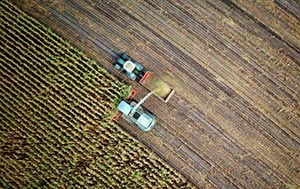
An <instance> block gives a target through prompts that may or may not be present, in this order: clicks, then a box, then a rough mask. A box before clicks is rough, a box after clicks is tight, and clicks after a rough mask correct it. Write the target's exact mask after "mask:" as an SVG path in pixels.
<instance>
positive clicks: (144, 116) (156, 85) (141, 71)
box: [114, 54, 175, 131]
mask: <svg viewBox="0 0 300 189" xmlns="http://www.w3.org/2000/svg"><path fill="white" fill-rule="evenodd" d="M114 66H115V68H116V69H118V70H120V71H121V72H123V73H125V74H126V76H127V77H129V78H130V79H132V80H134V81H137V82H139V83H140V84H141V85H143V86H144V87H145V88H147V89H148V90H149V91H150V92H149V94H147V95H146V96H145V97H144V98H143V99H141V100H140V101H139V102H136V101H134V100H133V97H134V96H135V94H136V91H133V92H132V95H131V96H130V97H129V99H128V100H127V101H122V102H121V103H120V104H119V105H118V110H119V112H120V113H122V117H123V118H125V119H126V120H127V121H129V122H132V123H135V124H136V125H137V126H138V127H139V128H140V129H141V130H142V131H149V130H150V129H151V128H153V127H154V125H155V123H156V118H155V116H154V115H153V114H152V113H151V112H149V111H148V110H146V109H144V108H143V107H142V106H141V105H142V104H143V103H144V102H145V101H146V100H147V99H148V98H149V97H150V96H151V95H152V94H154V95H155V96H157V97H158V98H159V99H161V100H162V101H164V102H165V103H167V102H168V101H169V100H170V98H171V96H172V95H173V94H174V92H175V91H174V89H171V87H170V86H169V85H168V84H166V83H165V82H163V81H162V80H161V79H159V78H158V77H156V76H155V75H154V74H153V73H152V72H150V71H147V70H146V69H145V68H144V67H143V66H142V65H141V64H140V63H138V62H136V61H134V60H133V59H131V58H130V57H129V56H128V55H127V54H121V55H120V56H119V58H118V59H117V62H116V63H115V65H114ZM116 117H118V116H116Z"/></svg>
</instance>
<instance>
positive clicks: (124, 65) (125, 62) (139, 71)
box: [115, 54, 147, 82]
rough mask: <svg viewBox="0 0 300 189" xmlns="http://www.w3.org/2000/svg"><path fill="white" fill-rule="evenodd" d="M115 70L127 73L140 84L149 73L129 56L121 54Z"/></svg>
mask: <svg viewBox="0 0 300 189" xmlns="http://www.w3.org/2000/svg"><path fill="white" fill-rule="evenodd" d="M115 68H116V69H118V70H120V71H121V72H123V73H125V74H126V76H127V77H129V78H130V79H132V80H134V81H137V82H140V80H141V79H142V78H143V77H144V76H145V74H146V73H147V71H146V70H145V68H144V67H143V66H142V65H141V64H140V63H138V62H137V61H134V60H133V59H131V58H130V57H129V56H128V55H127V54H121V55H120V56H119V58H118V59H117V62H116V63H115Z"/></svg>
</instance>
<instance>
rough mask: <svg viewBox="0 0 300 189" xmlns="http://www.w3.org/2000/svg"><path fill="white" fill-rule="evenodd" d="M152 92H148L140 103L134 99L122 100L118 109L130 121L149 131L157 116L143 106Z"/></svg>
mask: <svg viewBox="0 0 300 189" xmlns="http://www.w3.org/2000/svg"><path fill="white" fill-rule="evenodd" d="M152 93H153V92H150V93H149V94H147V95H146V96H145V97H144V98H143V99H142V100H140V101H139V102H138V103H137V102H136V101H134V100H129V101H121V103H120V104H119V105H118V110H119V111H120V112H121V113H122V117H123V118H124V119H126V120H127V121H128V122H131V123H134V124H136V125H137V126H138V127H139V128H140V129H141V130H142V131H149V130H150V129H151V128H153V127H154V125H155V123H156V118H155V116H154V115H153V114H152V113H150V112H149V111H148V110H146V109H144V108H143V107H142V106H141V105H142V104H143V103H144V102H145V101H146V100H147V99H148V98H149V97H150V96H151V95H152Z"/></svg>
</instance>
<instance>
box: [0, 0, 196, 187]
mask: <svg viewBox="0 0 300 189" xmlns="http://www.w3.org/2000/svg"><path fill="white" fill-rule="evenodd" d="M0 9H1V11H0V14H1V15H0V27H1V29H0V32H1V34H0V38H1V39H0V43H1V46H0V48H1V50H0V56H1V58H0V61H1V63H0V109H1V110H0V127H1V128H0V188H193V186H192V185H191V184H190V183H189V182H188V181H187V180H186V179H185V178H184V177H182V176H181V175H180V174H179V173H178V172H176V171H175V170H174V169H172V168H171V167H170V166H168V165H167V164H166V163H164V161H163V160H161V159H160V158H159V157H158V156H157V155H155V154H154V153H153V152H152V151H151V150H149V149H147V148H146V147H145V146H144V145H143V144H141V143H139V142H138V141H137V140H136V139H134V138H133V137H132V136H130V135H129V134H127V133H126V132H125V131H123V130H122V129H121V127H120V126H118V125H117V124H116V123H113V122H111V117H112V116H113V115H114V113H115V112H116V105H117V104H118V102H120V100H122V99H124V98H126V97H127V96H128V95H129V93H130V90H131V88H130V87H129V86H127V85H125V84H124V83H121V82H119V81H118V80H117V79H116V78H114V77H113V76H112V75H111V74H109V73H108V72H107V71H105V70H104V69H102V68H101V67H100V66H99V64H98V63H97V62H95V61H93V60H91V59H89V58H88V57H86V56H85V55H84V53H82V52H81V51H80V50H78V49H76V48H74V47H73V46H72V45H70V44H69V43H68V42H66V41H65V40H63V39H62V38H60V37H59V36H58V35H56V34H55V33H54V32H52V31H51V30H50V29H48V28H46V27H45V26H43V25H42V24H40V23H39V22H38V21H36V20H35V19H33V18H32V17H30V16H28V15H27V14H25V13H24V12H22V11H21V10H19V9H18V8H17V7H16V6H15V5H13V4H11V3H10V2H9V1H7V0H4V1H1V2H0Z"/></svg>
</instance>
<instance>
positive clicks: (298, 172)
mask: <svg viewBox="0 0 300 189" xmlns="http://www.w3.org/2000/svg"><path fill="white" fill-rule="evenodd" d="M14 2H16V3H17V4H18V5H19V6H20V7H21V8H22V9H23V10H25V11H26V12H28V13H29V14H31V15H33V16H35V17H36V18H38V19H39V20H40V21H42V22H43V23H45V24H46V25H47V26H49V27H51V28H53V29H54V30H55V31H56V32H58V33H59V34H60V35H62V36H63V37H64V38H65V39H67V40H69V41H71V43H73V44H74V45H76V46H77V47H78V48H80V49H82V50H83V51H84V52H85V53H87V54H88V55H89V56H91V57H93V58H94V59H96V60H97V61H98V62H101V63H102V62H103V64H102V66H103V67H105V68H106V69H107V70H109V71H110V72H111V73H113V74H114V75H116V76H118V77H120V78H121V79H125V77H123V76H121V75H120V74H119V73H118V72H116V71H115V70H114V68H113V65H112V63H113V62H114V61H115V59H114V57H113V56H112V55H114V52H120V51H122V52H127V53H128V54H130V55H131V56H132V57H134V58H135V59H136V60H138V61H140V62H141V63H142V64H143V65H145V66H146V67H147V68H149V69H150V70H151V71H153V72H155V73H156V74H157V75H159V76H162V77H163V78H164V79H165V80H166V81H167V82H168V83H169V84H170V85H172V87H174V88H175V90H176V93H175V95H174V96H173V97H172V99H171V101H170V102H169V103H168V104H164V103H162V102H161V101H159V100H158V99H157V98H155V97H152V98H151V99H150V100H149V101H148V102H147V103H146V104H145V106H146V107H147V108H148V109H150V110H151V111H152V112H153V113H154V114H155V115H157V117H158V125H157V127H155V129H154V130H153V131H152V132H149V133H142V132H140V131H139V130H138V129H137V128H136V127H134V126H133V125H129V124H127V123H126V122H125V121H122V125H123V126H124V128H125V129H126V130H127V131H128V132H130V133H132V134H133V135H135V136H136V137H137V138H138V139H139V140H140V141H143V142H144V143H145V144H146V145H147V146H149V147H151V148H152V149H153V150H154V151H155V152H156V153H157V154H159V155H160V156H161V157H162V158H164V159H165V160H166V161H167V162H168V163H169V164H171V165H172V166H173V167H175V168H176V169H177V170H179V171H180V172H181V173H183V174H185V175H186V176H187V177H188V178H189V179H190V180H191V181H192V182H193V183H195V184H196V185H197V186H198V187H208V188H285V187H287V186H295V187H296V186H299V185H300V179H299V178H300V163H299V162H300V126H299V125H300V113H299V109H300V103H299V102H300V96H299V94H300V86H299V81H300V61H299V60H300V46H299V44H300V23H299V18H300V16H299V15H300V8H299V7H300V5H299V2H297V1H285V0H275V1H257V2H250V1H248V2H247V1H239V0H231V1H228V0H226V1H225V0H224V1H220V0H218V1H212V0H205V1H192V0H188V1H186V0H182V1H181V0H170V1H159V2H158V1H157V2H155V1H153V0H147V1H133V0H132V1H130V0H129V1H118V0H112V1H98V2H94V1H76V2H74V1H67V0H65V1H62V0H61V1H52V2H46V1H37V0H35V1H30V2H29V1H28V3H26V2H25V3H24V1H18V0H15V1H14ZM103 60H105V61H103ZM126 81H128V80H126ZM128 82H129V83H131V84H133V85H135V86H136V88H137V89H139V92H140V93H139V95H138V98H140V97H142V96H143V95H144V94H146V92H147V91H146V90H145V89H144V88H143V87H141V86H139V85H136V84H135V83H132V82H130V81H128Z"/></svg>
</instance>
